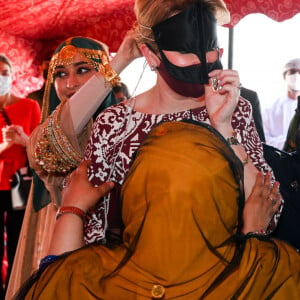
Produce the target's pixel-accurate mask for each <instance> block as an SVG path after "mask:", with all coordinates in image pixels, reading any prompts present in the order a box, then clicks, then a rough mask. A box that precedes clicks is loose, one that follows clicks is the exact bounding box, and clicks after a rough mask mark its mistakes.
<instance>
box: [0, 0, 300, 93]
mask: <svg viewBox="0 0 300 300" xmlns="http://www.w3.org/2000/svg"><path fill="white" fill-rule="evenodd" d="M225 2H226V3H227V7H228V9H229V10H230V12H231V17H232V18H231V23H230V24H228V25H227V26H229V27H230V26H234V25H236V24H237V23H238V22H239V21H240V20H241V19H242V18H243V17H244V16H245V15H247V14H251V13H263V14H266V15H267V16H269V17H270V18H272V19H274V20H276V21H283V20H286V19H289V18H291V17H292V16H294V15H295V14H297V13H299V12H300V1H294V0H285V1H282V0H240V1H236V0H225ZM133 5H134V0H101V1H95V0H55V1H53V0H10V1H7V0H0V8H1V9H0V53H4V54H6V55H7V56H8V57H9V58H10V59H11V60H12V62H13V64H14V71H15V82H14V92H15V93H16V94H17V95H19V96H26V95H27V94H28V93H29V92H31V91H33V90H36V89H38V88H40V86H41V85H42V82H43V80H42V77H41V74H40V71H39V68H38V66H39V64H40V63H41V62H42V60H43V59H46V58H48V57H50V56H51V54H52V52H53V51H54V49H55V48H56V46H57V45H58V44H59V43H60V42H61V41H62V40H63V39H65V38H66V37H69V36H72V35H84V36H89V37H92V38H95V39H99V40H101V41H103V42H105V43H106V44H107V45H108V46H109V47H110V50H111V51H116V50H117V49H118V46H119V44H120V42H121V40H122V38H123V36H124V34H125V33H126V31H127V30H128V29H129V28H131V26H132V25H133V24H134V22H135V17H134V13H133Z"/></svg>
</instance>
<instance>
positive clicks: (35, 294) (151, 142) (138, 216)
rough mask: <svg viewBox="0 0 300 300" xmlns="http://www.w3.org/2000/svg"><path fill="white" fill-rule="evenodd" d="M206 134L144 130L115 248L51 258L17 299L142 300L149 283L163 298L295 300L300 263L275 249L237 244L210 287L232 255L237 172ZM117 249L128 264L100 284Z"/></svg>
mask: <svg viewBox="0 0 300 300" xmlns="http://www.w3.org/2000/svg"><path fill="white" fill-rule="evenodd" d="M206 127H207V126H204V125H196V124H189V123H184V122H168V123H164V124H162V125H160V126H158V127H156V128H155V129H154V130H152V132H151V133H150V135H149V137H148V138H147V139H146V141H145V142H144V143H143V144H142V145H141V147H140V149H139V151H138V154H137V157H136V159H135V160H134V162H133V165H132V166H131V168H130V171H129V174H128V176H127V179H126V181H125V183H124V185H123V188H122V200H123V211H122V213H123V220H124V224H125V231H124V236H123V237H124V244H123V245H121V246H119V247H117V248H115V249H108V248H106V247H104V246H99V245H93V246H89V247H86V248H83V249H80V250H77V251H75V252H73V253H71V254H69V255H67V256H66V257H64V258H61V259H59V260H58V261H56V262H54V263H52V264H51V265H50V266H48V267H47V269H46V270H45V271H44V272H43V273H42V275H41V276H40V278H39V279H37V281H36V282H35V283H34V285H33V286H32V287H31V289H30V291H29V293H28V294H27V297H26V299H43V300H47V299H49V300H50V299H51V300H52V299H85V300H89V299H109V300H123V299H124V300H131V299H132V300H133V299H152V294H151V292H152V290H153V288H154V286H155V285H159V286H162V287H163V288H164V289H165V291H164V293H162V294H163V297H164V298H163V299H182V300H193V299H202V297H203V295H204V293H205V292H206V291H207V290H208V288H209V287H212V288H211V289H210V290H209V291H208V292H207V294H206V296H205V299H255V300H258V299H271V298H272V299H280V300H282V299H300V277H299V274H300V257H299V255H298V254H297V252H296V251H295V250H294V249H292V248H291V247H289V246H288V245H286V244H284V243H282V242H279V241H274V242H272V241H261V240H259V239H258V238H256V237H247V238H246V237H244V239H239V241H240V243H241V245H244V250H243V251H242V252H241V253H242V254H241V258H240V260H239V259H238V262H237V266H236V267H235V268H234V269H233V271H232V272H228V273H226V274H225V276H224V279H223V280H220V281H219V283H214V281H215V279H217V278H218V276H219V275H220V274H221V272H222V271H223V270H224V269H226V270H227V267H228V266H230V265H232V264H233V262H232V259H233V257H236V255H235V251H236V249H237V247H238V242H237V240H238V239H237V233H238V234H239V232H238V231H239V229H238V228H240V222H241V213H240V211H241V209H239V208H241V207H242V206H243V201H241V199H242V198H241V192H240V182H242V178H241V175H240V173H239V172H241V171H242V169H241V168H242V167H241V164H240V163H239V162H238V161H237V159H236V157H235V156H234V154H233V152H232V151H231V149H230V148H229V147H228V146H227V144H226V142H225V141H224V140H223V138H221V137H220V136H219V135H218V134H217V133H215V132H214V131H213V130H212V129H207V128H206ZM223 152H224V153H225V155H227V156H228V157H229V159H230V160H231V162H233V163H235V164H236V167H235V169H234V172H233V169H232V167H230V165H229V161H228V159H225V158H224V155H223V154H222V153H223ZM235 161H236V162H235ZM234 174H235V175H234ZM135 236H137V239H136V240H135ZM135 241H137V244H136V246H135V247H134V246H133V243H134V242H135ZM127 248H130V249H133V254H132V255H131V256H130V258H129V260H127V262H126V263H125V264H122V265H121V266H120V268H119V269H117V271H116V272H114V273H113V274H112V275H111V276H109V277H107V278H104V276H107V275H109V274H111V272H113V271H114V270H115V268H116V267H117V266H118V265H119V263H120V261H121V260H122V258H123V257H124V255H125V254H126V252H127Z"/></svg>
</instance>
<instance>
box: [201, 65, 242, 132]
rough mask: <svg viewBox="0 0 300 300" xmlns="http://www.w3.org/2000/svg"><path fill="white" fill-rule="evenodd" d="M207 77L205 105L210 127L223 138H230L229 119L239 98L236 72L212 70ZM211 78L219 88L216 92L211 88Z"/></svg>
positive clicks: (238, 83) (230, 127)
mask: <svg viewBox="0 0 300 300" xmlns="http://www.w3.org/2000/svg"><path fill="white" fill-rule="evenodd" d="M209 77H210V78H211V79H210V84H209V85H206V86H205V105H206V109H207V112H208V115H209V119H210V122H211V125H212V126H213V127H215V128H216V129H217V130H218V131H219V132H221V133H222V134H223V135H224V136H228V134H229V136H231V134H232V126H231V118H232V115H233V112H234V110H235V108H236V105H237V103H238V100H239V96H240V79H239V75H238V72H237V71H234V70H214V71H212V72H210V73H209ZM212 78H215V80H217V81H218V86H219V88H218V89H217V90H216V91H214V90H213V88H212ZM228 131H229V132H228Z"/></svg>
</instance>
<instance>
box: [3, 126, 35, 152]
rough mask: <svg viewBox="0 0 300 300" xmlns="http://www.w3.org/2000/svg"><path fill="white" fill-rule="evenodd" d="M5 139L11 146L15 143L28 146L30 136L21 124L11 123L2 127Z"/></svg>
mask: <svg viewBox="0 0 300 300" xmlns="http://www.w3.org/2000/svg"><path fill="white" fill-rule="evenodd" d="M2 136H3V141H4V142H5V143H7V145H8V146H9V147H10V146H12V145H13V144H18V145H22V146H24V147H26V146H27V144H28V140H29V137H28V135H27V134H26V133H25V132H24V129H23V127H22V126H20V125H9V126H6V127H4V128H2Z"/></svg>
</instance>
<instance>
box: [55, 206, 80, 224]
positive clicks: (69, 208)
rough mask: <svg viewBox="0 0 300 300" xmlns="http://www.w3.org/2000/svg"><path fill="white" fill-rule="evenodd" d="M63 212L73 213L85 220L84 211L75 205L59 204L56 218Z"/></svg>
mask: <svg viewBox="0 0 300 300" xmlns="http://www.w3.org/2000/svg"><path fill="white" fill-rule="evenodd" d="M64 214H73V215H76V216H78V217H80V218H81V219H82V221H84V220H85V212H84V211H83V210H82V209H80V208H78V207H75V206H61V207H60V208H59V209H58V211H57V213H56V220H57V219H58V218H59V217H61V216H62V215H64Z"/></svg>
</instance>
